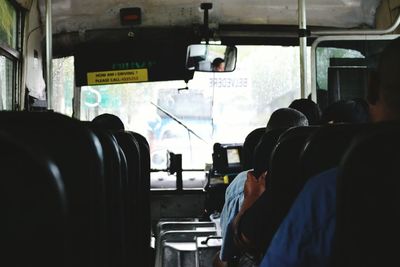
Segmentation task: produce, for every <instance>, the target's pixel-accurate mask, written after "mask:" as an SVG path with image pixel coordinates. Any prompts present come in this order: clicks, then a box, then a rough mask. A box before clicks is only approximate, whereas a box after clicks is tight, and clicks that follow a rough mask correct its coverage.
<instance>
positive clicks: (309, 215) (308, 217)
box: [244, 39, 400, 267]
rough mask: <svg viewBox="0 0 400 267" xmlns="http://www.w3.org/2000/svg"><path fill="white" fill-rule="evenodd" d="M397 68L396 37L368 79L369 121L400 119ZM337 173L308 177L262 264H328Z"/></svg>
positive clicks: (399, 50) (398, 43)
mask: <svg viewBox="0 0 400 267" xmlns="http://www.w3.org/2000/svg"><path fill="white" fill-rule="evenodd" d="M399 69H400V39H396V40H394V41H392V42H391V44H390V45H389V46H388V47H387V48H386V49H385V50H384V52H383V54H382V56H381V58H380V62H379V65H378V71H377V73H375V74H374V75H373V76H372V77H371V80H370V86H369V92H368V97H367V100H368V103H369V112H370V115H371V121H372V122H379V121H389V120H398V119H400V76H399V75H398V73H397V72H398V70H399ZM336 176H337V170H336V169H331V170H328V171H325V172H323V173H321V174H319V175H317V176H315V177H313V178H311V179H310V180H309V181H308V183H307V184H306V185H305V187H304V188H303V191H302V192H301V193H300V194H299V196H298V198H297V200H296V201H295V203H294V204H293V206H292V208H291V210H290V211H289V214H288V215H287V217H286V218H285V220H284V221H283V223H282V224H281V226H280V228H279V229H278V231H277V233H276V235H275V236H274V239H273V240H272V242H271V245H270V246H269V248H268V250H267V251H266V254H265V256H264V258H263V260H262V263H261V266H263V267H271V266H296V267H297V266H321V267H322V266H329V265H330V261H331V256H332V246H333V238H334V232H335V224H336ZM244 202H246V200H245V201H244ZM382 245H384V244H382Z"/></svg>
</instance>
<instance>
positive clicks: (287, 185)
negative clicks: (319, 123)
mask: <svg viewBox="0 0 400 267" xmlns="http://www.w3.org/2000/svg"><path fill="white" fill-rule="evenodd" d="M316 129H317V127H316V126H308V127H293V128H290V129H288V130H287V131H285V132H283V133H282V134H281V135H280V137H279V139H278V141H277V143H276V145H275V146H274V149H273V151H272V152H271V156H270V163H269V169H268V173H267V177H266V179H267V180H266V184H267V185H266V191H265V192H264V193H263V194H262V195H261V196H260V198H259V199H258V200H257V201H256V202H255V203H254V205H253V207H252V208H251V209H249V210H248V211H247V212H246V213H245V216H243V218H242V220H241V228H242V229H247V230H246V231H245V235H246V236H247V237H249V238H250V240H252V242H254V251H249V252H250V253H251V254H252V255H254V256H256V257H261V256H262V255H263V254H264V252H265V250H266V249H267V247H268V246H269V244H270V242H271V240H272V238H273V236H274V234H275V232H276V230H277V229H278V227H279V225H280V223H281V222H282V220H283V218H284V217H285V216H286V214H287V212H288V210H289V209H290V207H291V205H292V203H293V201H294V199H295V197H296V196H297V194H298V192H299V191H300V189H299V185H298V174H299V172H298V169H299V168H298V165H299V159H300V153H301V151H302V149H303V146H304V144H305V141H306V139H307V138H308V137H309V135H310V134H311V133H312V132H314V131H315V130H316ZM261 211H262V214H260V212H261Z"/></svg>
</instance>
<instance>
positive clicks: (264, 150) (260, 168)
mask: <svg viewBox="0 0 400 267" xmlns="http://www.w3.org/2000/svg"><path fill="white" fill-rule="evenodd" d="M286 130H287V128H279V129H274V130H270V131H268V132H266V133H264V134H263V135H262V137H261V139H260V141H259V142H258V144H257V146H256V147H255V150H254V154H253V157H254V174H255V175H256V177H259V176H260V175H261V174H262V173H263V172H265V171H267V170H268V169H269V167H270V166H269V163H270V159H271V154H272V151H273V150H274V148H275V146H276V144H277V142H278V139H279V137H280V135H281V134H282V133H283V132H285V131H286Z"/></svg>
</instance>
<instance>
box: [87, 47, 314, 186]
mask: <svg viewBox="0 0 400 267" xmlns="http://www.w3.org/2000/svg"><path fill="white" fill-rule="evenodd" d="M299 62H300V59H299V49H298V47H281V46H238V60H237V66H236V70H235V71H234V72H231V73H203V72H196V73H195V75H194V78H193V80H191V81H190V82H189V84H188V87H189V89H188V90H186V89H185V87H186V84H185V83H184V82H182V81H171V82H153V83H137V84H120V85H105V86H86V87H82V93H81V119H82V120H92V119H93V118H94V117H96V116H97V115H99V114H102V113H112V114H115V115H117V116H119V117H120V118H121V119H122V121H123V122H124V124H125V127H126V128H127V129H128V130H133V131H136V132H138V133H140V134H142V135H143V136H145V137H146V138H147V140H148V141H149V143H150V148H151V167H152V169H166V167H167V152H168V151H172V152H174V153H181V154H182V155H183V156H182V161H183V168H184V169H204V168H205V164H206V163H211V161H212V159H211V154H212V147H213V144H214V143H215V142H220V143H243V142H244V139H245V137H246V136H247V134H248V133H249V132H251V131H252V130H253V129H255V128H258V127H264V126H265V125H266V123H267V121H268V119H269V116H270V115H271V113H272V112H273V111H274V110H276V109H278V108H281V107H287V106H288V105H289V104H290V103H291V101H293V100H294V99H296V98H299V97H300V70H299ZM308 80H310V78H309V79H308ZM183 178H184V187H202V186H203V183H204V181H205V176H204V173H202V172H199V173H196V172H187V173H184V175H183ZM152 186H153V187H161V188H171V187H175V176H173V175H167V174H166V173H163V172H157V173H154V174H153V179H152Z"/></svg>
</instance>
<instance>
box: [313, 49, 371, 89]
mask: <svg viewBox="0 0 400 267" xmlns="http://www.w3.org/2000/svg"><path fill="white" fill-rule="evenodd" d="M317 58H318V60H317V84H318V88H319V89H323V90H328V68H329V64H330V59H331V58H364V56H363V55H362V54H361V53H360V52H359V51H356V50H352V49H343V48H334V47H318V48H317Z"/></svg>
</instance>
